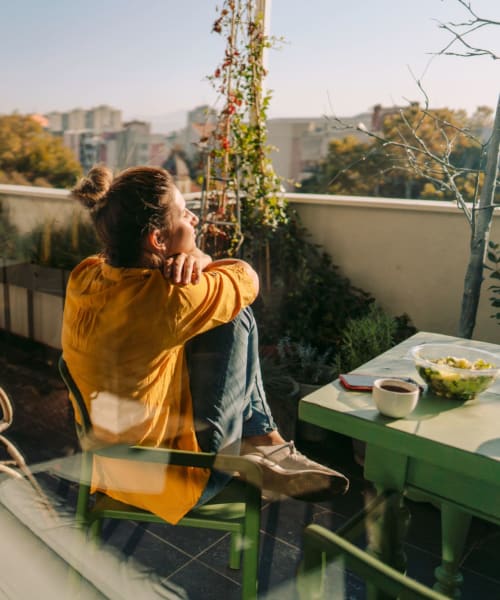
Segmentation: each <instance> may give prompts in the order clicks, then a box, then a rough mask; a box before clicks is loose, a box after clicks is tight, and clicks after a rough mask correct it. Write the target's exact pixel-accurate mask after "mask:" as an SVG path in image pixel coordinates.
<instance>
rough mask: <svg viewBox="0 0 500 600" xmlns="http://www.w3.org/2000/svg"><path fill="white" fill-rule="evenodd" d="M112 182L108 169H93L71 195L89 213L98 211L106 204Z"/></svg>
mask: <svg viewBox="0 0 500 600" xmlns="http://www.w3.org/2000/svg"><path fill="white" fill-rule="evenodd" d="M112 181H113V173H112V172H111V170H110V169H108V167H104V166H97V167H93V168H92V169H90V171H89V172H88V174H87V176H86V177H82V179H80V181H79V182H78V183H77V184H76V186H75V187H74V188H73V189H72V190H71V195H72V196H73V197H74V198H76V199H77V200H79V201H80V202H81V203H82V204H83V205H84V206H85V207H86V208H88V209H90V210H91V211H94V210H98V209H99V208H102V207H103V206H104V205H105V204H106V194H107V193H108V190H109V188H110V186H111V182H112Z"/></svg>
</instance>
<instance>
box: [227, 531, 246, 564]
mask: <svg viewBox="0 0 500 600" xmlns="http://www.w3.org/2000/svg"><path fill="white" fill-rule="evenodd" d="M242 544H243V535H242V531H241V530H240V531H237V532H235V533H232V534H231V546H230V549H229V568H230V569H239V568H240V566H241V548H242Z"/></svg>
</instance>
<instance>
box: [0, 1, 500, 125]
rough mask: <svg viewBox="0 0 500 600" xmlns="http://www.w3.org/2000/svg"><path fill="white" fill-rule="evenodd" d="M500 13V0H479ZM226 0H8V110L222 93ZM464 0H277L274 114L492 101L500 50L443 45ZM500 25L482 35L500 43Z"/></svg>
mask: <svg viewBox="0 0 500 600" xmlns="http://www.w3.org/2000/svg"><path fill="white" fill-rule="evenodd" d="M472 3H473V6H474V8H475V9H476V10H477V12H478V13H480V14H482V15H484V16H489V17H490V18H494V19H496V20H500V1H499V0H472ZM220 4H221V2H220V1H217V0H177V1H174V0H146V1H144V0H85V1H84V2H83V1H80V0H15V1H14V0H0V74H1V93H0V114H5V113H10V112H12V111H14V110H18V111H19V112H21V113H25V112H48V111H50V110H68V109H71V108H75V107H82V108H90V107H92V106H96V105H98V104H110V105H112V106H114V107H116V108H119V109H121V110H122V111H123V116H124V118H132V117H139V116H140V117H147V116H151V117H154V116H158V115H170V114H172V115H177V116H178V115H179V113H181V112H182V111H186V110H189V109H192V108H194V107H195V106H198V105H200V104H204V103H208V104H211V103H213V102H214V100H215V97H214V94H213V92H212V90H211V87H210V85H209V83H208V82H207V81H206V79H205V77H206V75H208V74H210V73H211V72H213V70H214V68H215V66H216V65H217V63H218V62H219V59H220V58H221V55H222V50H223V44H222V40H221V38H220V36H217V35H215V34H213V33H211V26H212V23H213V21H214V20H215V17H216V11H215V7H216V6H218V5H219V6H220ZM465 16H466V15H465V11H464V10H463V9H462V8H461V7H460V5H459V3H458V1H457V0H418V1H415V0H308V1H307V2H306V1H304V0H272V2H271V33H272V34H274V35H277V36H284V38H285V39H286V43H285V45H284V46H283V47H282V48H281V50H273V51H271V52H270V54H269V59H268V66H269V71H270V74H269V77H268V80H267V86H268V87H269V88H271V89H272V90H274V91H273V100H272V103H271V108H270V112H269V114H270V116H271V117H290V116H321V115H325V114H327V115H331V114H336V115H339V116H351V115H354V114H357V113H359V112H363V111H366V110H369V109H371V107H372V106H373V105H374V104H376V103H382V104H383V105H392V104H404V103H405V100H414V99H421V98H422V97H421V95H420V92H419V91H418V89H417V86H416V84H415V82H414V80H413V78H412V75H411V72H410V69H411V71H412V72H413V73H414V74H415V76H416V77H421V76H422V75H423V73H424V72H425V76H424V78H423V84H424V87H425V89H426V91H427V92H428V95H429V97H430V101H431V106H449V107H450V108H465V109H466V110H467V111H468V112H472V111H473V109H474V108H475V107H476V106H477V105H479V104H486V105H489V106H492V107H494V106H495V105H496V102H497V96H498V93H499V92H500V61H493V60H492V59H490V58H487V57H484V58H471V59H463V58H462V59H461V58H453V57H451V58H448V57H437V58H435V59H434V60H433V61H432V62H431V64H430V65H429V66H428V68H427V69H426V67H427V65H428V61H429V59H430V53H431V52H433V51H437V50H439V49H440V48H442V47H443V46H444V45H445V44H446V43H447V41H448V40H449V38H448V36H447V34H446V33H445V32H443V31H441V30H440V29H439V28H438V25H437V22H436V20H438V21H439V20H440V21H449V20H461V19H463V18H464V17H465ZM499 29H500V28H498V27H497V28H496V31H495V30H494V28H492V29H491V31H490V32H488V31H486V30H485V31H484V33H482V34H481V38H480V39H481V43H483V45H485V46H487V47H489V48H491V49H492V50H494V51H496V52H497V53H498V54H500V47H499V46H500V30H499Z"/></svg>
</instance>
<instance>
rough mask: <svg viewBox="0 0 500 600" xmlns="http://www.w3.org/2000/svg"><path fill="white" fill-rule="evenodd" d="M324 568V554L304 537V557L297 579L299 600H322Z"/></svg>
mask: <svg viewBox="0 0 500 600" xmlns="http://www.w3.org/2000/svg"><path fill="white" fill-rule="evenodd" d="M325 567H326V556H325V553H324V552H322V551H321V550H320V549H318V548H316V547H315V545H314V544H313V543H312V542H311V540H310V539H309V538H308V537H305V538H304V557H303V559H302V562H301V563H300V566H299V572H298V577H297V591H298V593H299V598H300V600H322V599H323V598H324V597H325Z"/></svg>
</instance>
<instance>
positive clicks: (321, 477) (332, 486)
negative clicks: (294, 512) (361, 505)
mask: <svg viewBox="0 0 500 600" xmlns="http://www.w3.org/2000/svg"><path fill="white" fill-rule="evenodd" d="M241 454H242V455H243V456H245V458H247V459H248V460H252V461H254V462H256V463H257V464H259V465H260V467H261V468H262V473H263V487H264V494H265V495H266V496H267V497H268V498H269V497H276V496H279V495H285V496H289V497H293V498H298V499H300V500H306V501H309V502H320V501H322V500H328V499H329V498H331V496H332V495H333V494H345V493H346V492H347V490H348V489H349V480H348V479H347V477H345V475H342V473H339V472H338V471H334V470H333V469H330V468H329V467H325V466H324V465H321V464H319V463H317V462H315V461H313V460H310V459H309V458H307V456H304V455H303V454H301V453H300V452H299V451H298V450H297V449H296V448H295V445H294V443H293V442H287V443H285V444H280V445H277V446H252V445H250V444H248V442H246V443H245V440H243V442H242V449H241Z"/></svg>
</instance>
